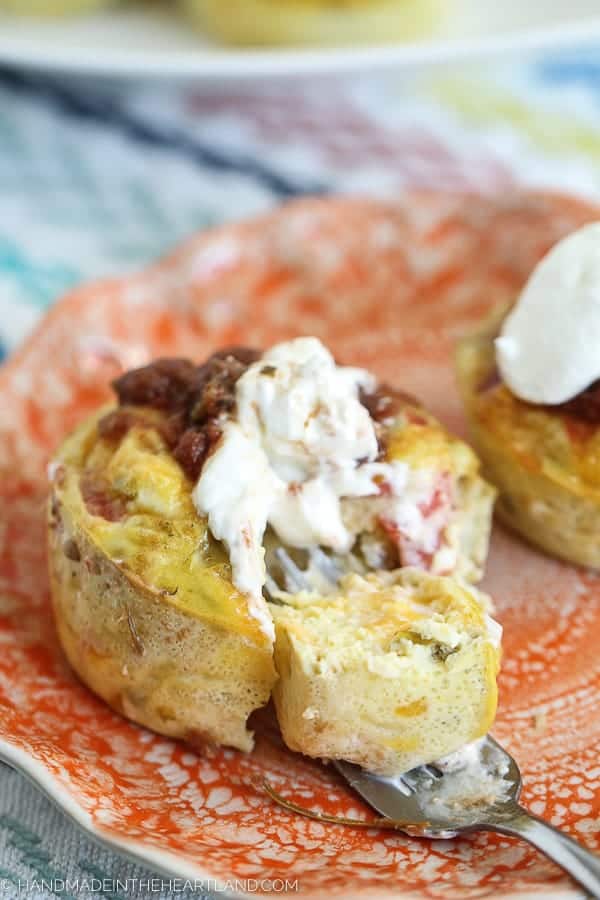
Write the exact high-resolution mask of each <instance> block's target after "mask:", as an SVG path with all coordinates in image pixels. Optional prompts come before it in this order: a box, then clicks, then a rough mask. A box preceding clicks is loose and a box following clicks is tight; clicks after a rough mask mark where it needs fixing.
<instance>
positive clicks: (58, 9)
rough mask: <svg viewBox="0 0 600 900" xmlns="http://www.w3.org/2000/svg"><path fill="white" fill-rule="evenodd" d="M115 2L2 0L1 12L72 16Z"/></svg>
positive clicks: (107, 0) (95, 0)
mask: <svg viewBox="0 0 600 900" xmlns="http://www.w3.org/2000/svg"><path fill="white" fill-rule="evenodd" d="M111 2H114V0H0V10H5V11H6V12H10V13H15V14H16V15H20V16H40V17H44V18H46V17H48V18H54V17H55V16H70V15H76V14H78V13H86V12H92V11H93V10H95V9H100V8H101V7H103V6H108V5H109V4H110V3H111Z"/></svg>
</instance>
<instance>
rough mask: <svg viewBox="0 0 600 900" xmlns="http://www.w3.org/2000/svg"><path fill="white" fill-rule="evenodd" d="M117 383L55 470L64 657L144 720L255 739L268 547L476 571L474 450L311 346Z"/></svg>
mask: <svg viewBox="0 0 600 900" xmlns="http://www.w3.org/2000/svg"><path fill="white" fill-rule="evenodd" d="M114 388H115V392H116V394H117V398H118V401H119V402H118V405H116V406H110V407H106V408H105V409H102V410H100V411H99V412H98V413H97V414H96V415H94V416H93V417H92V418H91V419H90V420H89V421H87V422H85V423H84V424H83V425H82V426H80V428H79V429H78V430H77V431H76V432H75V433H74V434H73V435H72V436H71V437H69V438H68V439H67V441H66V442H65V444H64V445H63V447H62V448H61V449H60V451H59V453H58V454H57V456H56V458H55V460H54V461H53V463H52V464H51V467H50V473H51V495H50V502H49V560H50V574H51V586H52V596H53V604H54V611H55V617H56V621H57V627H58V634H59V637H60V640H61V642H62V644H63V646H64V649H65V652H66V655H67V658H68V659H69V661H70V663H71V665H72V667H73V669H74V670H75V671H76V672H77V673H78V674H79V676H80V677H81V678H82V680H83V681H84V682H85V683H86V684H88V685H89V686H90V687H91V688H92V690H94V691H95V692H96V693H97V694H99V695H100V696H101V697H103V698H104V699H105V700H106V701H107V702H108V703H110V704H111V706H113V707H114V708H115V709H116V710H118V711H119V712H121V713H122V714H124V715H125V716H127V717H129V718H131V719H133V720H134V721H136V722H139V723H140V724H142V725H146V726H148V727H150V728H152V729H153V730H155V731H158V732H161V733H164V734H167V735H170V736H173V737H181V738H184V739H186V740H188V741H190V742H192V743H194V744H195V745H196V746H201V745H203V744H227V745H230V746H233V747H237V748H239V749H242V750H248V749H250V748H251V746H252V735H251V734H250V733H249V732H248V730H247V727H246V721H247V718H248V716H249V714H250V713H251V712H252V710H254V709H256V708H257V707H259V706H261V705H263V704H264V703H266V702H267V700H268V698H269V696H270V693H271V690H272V688H273V686H274V684H275V682H276V679H277V667H276V664H275V661H274V657H273V652H274V651H273V643H274V637H275V629H274V625H273V619H272V607H271V608H269V605H268V602H267V600H268V597H269V596H270V594H272V593H273V592H275V593H276V592H277V590H276V589H275V591H273V585H272V583H273V581H274V579H275V580H277V581H278V584H279V585H280V587H285V584H283V583H282V582H284V581H285V577H284V578H283V579H282V578H281V577H280V576H281V573H280V572H276V571H275V569H272V570H271V569H270V558H271V557H270V555H269V554H266V553H265V551H266V549H267V548H268V547H269V546H271V547H273V546H274V547H275V548H277V546H282V547H286V548H288V549H289V550H290V552H293V553H296V552H298V553H303V552H306V551H309V552H310V551H311V550H312V549H313V548H314V547H318V548H319V549H320V550H321V551H322V552H323V553H325V554H329V556H330V558H331V560H332V561H333V562H334V563H335V565H336V566H339V567H340V568H341V569H348V570H350V569H352V570H356V571H361V572H362V573H363V574H365V575H366V574H368V573H379V572H381V573H384V574H385V573H386V572H389V571H393V570H396V569H398V568H402V567H406V566H412V567H417V568H419V569H421V570H423V571H427V572H430V573H432V574H441V575H449V574H452V575H456V576H457V577H460V578H461V579H472V580H474V579H477V578H478V577H479V576H480V575H481V571H482V566H483V563H484V561H485V556H486V552H487V542H488V537H489V530H490V520H491V508H492V503H493V498H494V492H493V489H492V488H490V487H489V485H488V484H487V483H486V482H485V481H484V480H483V479H482V478H481V476H480V474H479V463H478V460H477V457H476V456H475V454H474V453H473V452H472V451H471V450H470V449H469V448H468V447H467V446H466V445H465V444H464V443H463V442H462V441H460V440H458V439H457V438H454V437H452V436H451V435H449V434H448V433H447V432H446V430H445V429H444V428H443V427H442V426H441V425H440V424H439V423H438V422H437V421H436V420H435V419H434V418H433V417H432V416H430V415H429V414H428V413H427V412H426V411H425V410H423V409H422V407H421V406H420V405H419V404H418V403H417V401H416V400H414V399H413V398H410V397H408V396H406V395H405V394H402V393H399V392H397V391H394V390H392V389H391V388H389V387H386V386H385V385H381V384H379V383H378V382H377V380H376V379H375V378H374V377H373V376H372V375H371V374H370V373H368V372H366V371H365V370H361V369H355V368H352V367H346V366H339V365H338V364H337V363H336V361H335V360H334V359H333V357H332V356H331V354H330V353H329V351H328V350H327V349H326V348H325V347H324V346H323V345H322V344H321V343H320V342H319V341H317V340H316V339H315V338H298V339H295V340H294V341H290V342H285V343H283V344H280V345H277V346H276V347H273V348H271V349H270V350H268V351H265V352H264V353H261V352H258V351H253V350H248V349H246V348H232V349H228V350H224V351H220V352H217V353H215V354H214V355H213V356H211V357H210V358H209V359H208V360H207V362H205V363H204V364H202V365H195V364H194V363H192V362H190V361H188V360H180V359H166V360H156V361H155V362H153V363H151V364H150V365H148V366H145V367H143V368H141V369H137V370H133V371H131V372H127V373H125V374H124V375H122V376H121V377H120V378H119V379H117V381H116V382H115V383H114ZM275 558H277V557H276V553H275ZM382 597H383V594H382ZM460 733H461V734H462V732H460Z"/></svg>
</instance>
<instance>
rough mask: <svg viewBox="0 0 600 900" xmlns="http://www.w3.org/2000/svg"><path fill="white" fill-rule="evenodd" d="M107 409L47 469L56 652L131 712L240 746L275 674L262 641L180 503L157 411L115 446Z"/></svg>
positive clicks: (220, 555)
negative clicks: (105, 425)
mask: <svg viewBox="0 0 600 900" xmlns="http://www.w3.org/2000/svg"><path fill="white" fill-rule="evenodd" d="M105 413H106V410H102V411H101V412H100V413H99V414H98V415H97V416H94V417H93V418H92V419H90V420H88V421H87V422H86V423H85V424H84V425H82V426H81V427H80V428H79V429H78V430H77V431H76V432H75V433H74V434H73V435H72V436H71V437H70V438H69V439H68V440H67V441H66V442H65V444H64V445H63V447H62V449H61V451H60V453H59V455H58V457H57V458H56V460H55V462H54V463H53V464H52V491H51V496H50V502H49V531H48V533H49V565H50V576H51V587H52V598H53V605H54V612H55V619H56V623H57V628H58V633H59V637H60V640H61V643H62V645H63V648H64V650H65V653H66V655H67V658H68V660H69V662H70V664H71V666H72V667H73V669H74V670H75V671H76V672H77V674H78V675H79V676H80V677H81V679H82V680H83V681H84V682H85V683H86V684H87V685H88V686H89V687H91V688H92V690H93V691H95V692H96V693H97V694H98V695H99V696H101V697H102V698H104V700H106V701H107V702H108V703H109V704H110V705H111V706H112V707H113V708H115V709H116V710H118V711H119V712H121V713H122V714H124V715H125V716H127V717H128V718H130V719H132V720H133V721H135V722H138V723H139V724H141V725H145V726H147V727H149V728H151V729H153V730H155V731H158V732H161V733H162V734H166V735H169V736H172V737H180V738H184V739H186V740H187V741H189V742H190V743H192V744H194V745H196V746H199V747H201V746H203V745H206V744H225V745H230V746H232V747H237V748H239V749H240V750H250V749H251V748H252V745H253V739H252V734H251V733H250V732H249V731H248V730H247V728H246V720H247V718H248V715H249V714H250V713H251V712H252V710H254V709H256V708H257V707H260V706H262V705H264V704H265V703H266V702H267V700H268V698H269V695H270V692H271V687H272V685H273V683H274V681H275V678H276V674H275V669H274V665H273V652H272V641H271V640H270V638H269V636H268V635H267V634H266V633H265V630H264V629H263V628H261V624H260V622H259V621H258V620H257V618H256V617H255V616H253V615H251V614H250V612H249V609H248V601H247V598H246V597H245V596H244V595H243V594H241V593H240V592H239V591H238V590H237V589H236V588H235V587H234V586H233V584H232V581H231V567H230V564H229V561H228V559H227V555H226V553H225V551H224V549H223V547H222V546H221V545H220V544H219V543H218V542H217V541H215V540H213V539H212V537H211V535H210V533H209V531H208V528H207V525H206V521H205V520H203V519H202V518H201V517H200V516H198V514H197V512H196V510H195V509H194V507H193V505H192V501H191V485H190V484H189V482H188V480H187V478H186V476H185V474H184V473H183V471H182V469H181V467H180V466H179V465H178V464H177V462H176V461H175V460H174V458H173V456H172V454H171V453H170V452H169V450H168V449H167V446H166V444H165V441H164V439H163V437H162V435H161V431H160V426H161V424H162V417H161V416H160V414H159V413H158V412H156V411H155V410H144V411H143V414H140V411H139V410H138V411H136V416H137V424H134V425H132V427H131V428H129V430H128V431H127V433H126V434H125V435H124V436H123V438H122V439H121V440H120V441H116V442H115V441H114V440H108V439H104V438H102V437H100V435H99V433H98V428H97V424H98V420H99V419H100V418H101V417H102V416H103V415H104V414H105ZM265 616H266V617H267V618H268V612H267V611H266V604H265ZM269 621H270V620H269Z"/></svg>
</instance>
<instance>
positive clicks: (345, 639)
mask: <svg viewBox="0 0 600 900" xmlns="http://www.w3.org/2000/svg"><path fill="white" fill-rule="evenodd" d="M488 608H489V601H488V600H487V598H486V597H485V595H483V594H482V593H481V592H479V591H477V590H476V589H475V588H473V587H470V586H469V587H467V586H466V585H464V584H461V583H460V582H458V581H455V580H453V579H450V578H445V577H437V576H432V575H428V574H426V573H424V572H421V571H419V570H417V569H413V568H407V569H402V570H397V571H394V572H388V573H378V574H377V575H374V574H373V575H368V576H366V577H363V576H359V575H356V574H352V575H348V576H346V577H345V578H344V579H343V581H342V582H341V584H340V587H339V591H338V592H337V593H336V594H335V595H328V596H323V597H319V596H316V595H314V594H311V593H304V594H298V595H295V596H289V595H285V602H284V603H283V604H282V605H276V604H271V612H272V614H273V618H274V620H275V629H276V643H275V665H276V667H277V671H278V673H279V679H278V681H277V683H276V684H275V687H274V690H273V697H274V701H275V707H276V710H277V717H278V719H279V724H280V727H281V731H282V734H283V737H284V740H285V742H286V744H287V745H288V746H289V747H290V748H291V749H292V750H297V751H300V752H301V753H304V754H306V755H307V756H312V757H319V758H326V759H344V760H348V761H349V762H352V763H355V764H357V765H360V766H363V767H364V768H365V769H368V770H369V771H371V772H374V773H377V774H381V775H394V774H398V773H401V772H406V771H408V770H410V769H412V768H413V767H415V766H418V765H421V764H424V763H428V762H433V761H435V760H436V759H439V758H440V757H442V756H444V755H446V754H448V753H451V752H453V751H455V750H457V749H459V748H460V747H462V746H463V745H465V744H467V743H469V742H470V741H473V740H475V739H477V738H479V737H481V736H482V735H484V734H486V732H487V731H488V729H489V727H490V725H491V724H492V722H493V720H494V715H495V712H496V703H497V688H496V676H497V673H498V669H499V664H500V637H501V628H500V626H499V625H498V624H497V623H496V622H494V620H493V619H491V618H490V616H489V615H488V613H487V611H486V610H487V609H488Z"/></svg>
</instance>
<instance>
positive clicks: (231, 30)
mask: <svg viewBox="0 0 600 900" xmlns="http://www.w3.org/2000/svg"><path fill="white" fill-rule="evenodd" d="M181 4H182V7H183V9H184V10H185V11H186V12H187V13H188V15H189V16H190V19H191V20H192V21H193V22H197V23H198V24H199V26H200V27H201V28H202V29H203V30H206V31H208V32H209V33H212V34H214V35H215V36H216V37H217V38H218V39H219V40H221V41H224V42H225V43H231V44H241V45H250V46H259V45H268V44H274V45H277V44H292V45H294V44H295V45H319V44H323V45H330V46H332V45H342V44H346V45H356V44H363V43H367V42H370V43H379V44H387V43H390V42H391V41H398V40H414V39H417V38H420V37H422V36H424V35H426V34H429V33H430V32H431V31H434V30H435V29H436V28H437V27H438V26H439V25H440V23H441V22H442V21H444V20H445V19H446V17H447V16H448V14H449V12H450V10H451V8H452V5H451V4H449V3H448V2H447V0H444V2H442V0H341V2H340V0H338V2H335V3H332V2H331V0H233V2H229V3H226V4H225V3H223V2H222V0H181Z"/></svg>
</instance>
